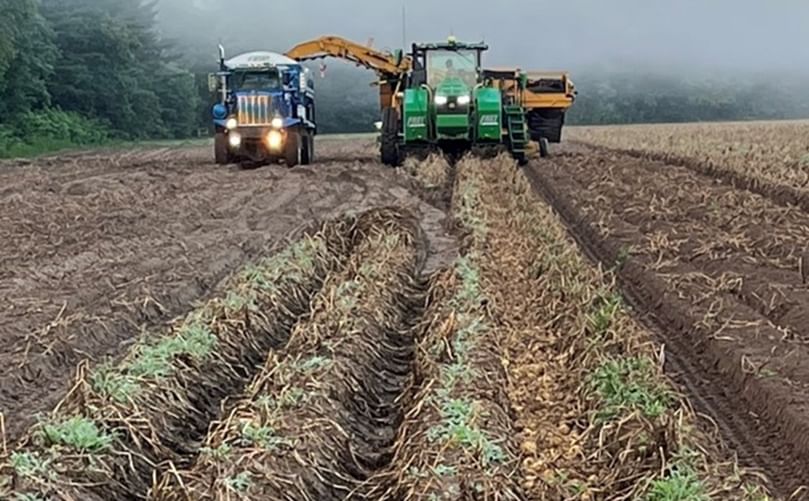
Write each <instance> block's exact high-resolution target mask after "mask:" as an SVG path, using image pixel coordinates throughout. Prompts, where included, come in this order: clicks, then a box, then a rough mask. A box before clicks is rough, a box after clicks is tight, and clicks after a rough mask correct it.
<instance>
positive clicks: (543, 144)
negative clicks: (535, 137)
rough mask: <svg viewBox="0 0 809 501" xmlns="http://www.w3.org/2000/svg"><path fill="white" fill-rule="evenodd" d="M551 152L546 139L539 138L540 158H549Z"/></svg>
mask: <svg viewBox="0 0 809 501" xmlns="http://www.w3.org/2000/svg"><path fill="white" fill-rule="evenodd" d="M550 154H551V151H550V147H549V146H548V139H547V138H544V137H541V138H539V156H540V157H542V158H547V157H548V156H550Z"/></svg>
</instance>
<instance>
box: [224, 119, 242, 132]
mask: <svg viewBox="0 0 809 501" xmlns="http://www.w3.org/2000/svg"><path fill="white" fill-rule="evenodd" d="M238 126H239V121H238V120H236V119H235V118H228V120H227V122H225V127H227V128H228V129H229V130H233V129H235V128H236V127H238Z"/></svg>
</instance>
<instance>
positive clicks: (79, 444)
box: [41, 416, 113, 452]
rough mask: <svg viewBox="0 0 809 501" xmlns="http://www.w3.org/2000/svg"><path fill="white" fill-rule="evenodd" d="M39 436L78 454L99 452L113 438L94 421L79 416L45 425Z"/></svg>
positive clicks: (110, 442) (107, 445)
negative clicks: (74, 450) (71, 449)
mask: <svg viewBox="0 0 809 501" xmlns="http://www.w3.org/2000/svg"><path fill="white" fill-rule="evenodd" d="M41 436H42V437H43V438H45V439H46V440H47V441H48V443H50V444H54V445H65V446H68V447H72V448H73V449H76V450H77V451H79V452H96V451H100V450H102V449H106V448H107V447H109V446H110V444H112V441H113V436H112V435H110V434H107V433H105V432H103V431H102V430H101V429H100V428H99V427H98V425H97V424H96V423H95V421H92V420H91V419H88V418H85V417H81V416H74V417H71V418H68V419H66V420H64V421H57V422H49V423H45V424H44V425H43V426H42V430H41Z"/></svg>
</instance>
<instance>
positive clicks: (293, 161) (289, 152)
mask: <svg viewBox="0 0 809 501" xmlns="http://www.w3.org/2000/svg"><path fill="white" fill-rule="evenodd" d="M300 161H301V135H300V133H298V132H290V133H289V135H287V143H286V145H284V162H285V163H286V164H287V167H290V168H291V167H295V166H296V165H298V164H299V163H300Z"/></svg>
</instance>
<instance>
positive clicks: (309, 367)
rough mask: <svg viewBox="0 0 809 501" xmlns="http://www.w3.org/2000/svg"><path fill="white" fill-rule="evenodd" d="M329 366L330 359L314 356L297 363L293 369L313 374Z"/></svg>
mask: <svg viewBox="0 0 809 501" xmlns="http://www.w3.org/2000/svg"><path fill="white" fill-rule="evenodd" d="M329 365H331V359H329V358H327V357H322V356H314V357H311V358H308V359H306V360H304V361H302V362H299V363H298V364H297V365H296V366H295V369H296V370H298V371H300V372H315V371H319V370H321V369H325V368H326V367H328V366H329Z"/></svg>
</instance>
